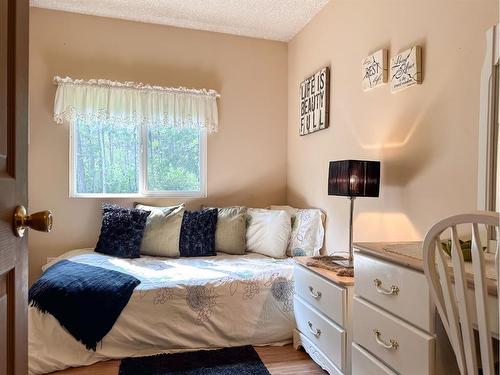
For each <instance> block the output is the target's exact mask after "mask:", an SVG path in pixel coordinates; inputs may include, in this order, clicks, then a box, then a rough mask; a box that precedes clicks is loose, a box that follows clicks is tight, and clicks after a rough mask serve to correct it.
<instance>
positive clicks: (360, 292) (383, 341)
mask: <svg viewBox="0 0 500 375" xmlns="http://www.w3.org/2000/svg"><path fill="white" fill-rule="evenodd" d="M387 246H389V245H386V246H384V244H356V246H355V247H356V250H357V251H356V252H355V256H354V261H355V263H354V264H355V265H354V267H355V276H356V287H355V296H354V300H353V343H352V373H353V375H371V374H374V375H375V374H404V375H426V374H434V375H441V374H446V375H452V374H458V373H459V372H458V369H457V367H456V364H455V359H454V355H453V352H452V349H451V346H450V344H449V341H448V337H447V335H446V333H445V332H444V329H443V327H442V325H441V322H440V320H439V318H438V314H436V313H435V311H434V307H433V304H432V302H431V297H430V294H429V289H428V286H427V282H426V279H425V275H424V274H423V272H422V271H421V270H419V269H418V259H416V258H415V259H412V257H411V256H408V257H407V258H406V262H405V259H404V257H403V258H402V257H397V256H394V257H391V255H392V254H390V253H389V254H388V253H387V252H386V251H384V250H387V248H388V247H387ZM401 246H402V249H403V247H404V246H407V249H412V246H413V248H414V247H415V244H413V245H412V244H402V245H401ZM396 258H397V259H398V260H399V262H396V261H394V259H396ZM401 260H402V261H401Z"/></svg>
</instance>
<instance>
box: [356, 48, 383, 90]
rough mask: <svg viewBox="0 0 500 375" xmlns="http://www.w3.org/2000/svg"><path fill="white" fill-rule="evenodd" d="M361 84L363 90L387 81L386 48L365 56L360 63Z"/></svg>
mask: <svg viewBox="0 0 500 375" xmlns="http://www.w3.org/2000/svg"><path fill="white" fill-rule="evenodd" d="M361 74H362V80H361V82H362V86H363V90H364V91H368V90H371V89H373V88H374V87H377V86H380V85H382V84H384V83H386V82H387V50H386V49H380V50H378V51H377V52H375V53H373V54H372V55H370V56H368V57H366V58H365V59H364V60H363V62H362V63H361Z"/></svg>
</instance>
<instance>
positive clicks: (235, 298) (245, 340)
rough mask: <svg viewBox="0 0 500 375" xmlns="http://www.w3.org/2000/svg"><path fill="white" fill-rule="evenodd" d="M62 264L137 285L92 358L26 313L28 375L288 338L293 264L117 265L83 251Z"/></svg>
mask: <svg viewBox="0 0 500 375" xmlns="http://www.w3.org/2000/svg"><path fill="white" fill-rule="evenodd" d="M63 258H64V259H69V260H71V261H75V262H80V263H85V264H91V265H95V266H99V267H104V268H108V269H113V270H116V271H120V272H124V273H128V274H130V275H133V276H135V277H137V278H138V279H140V280H141V284H140V285H139V286H138V287H137V288H136V289H135V291H134V293H133V295H132V297H131V299H130V301H129V303H128V305H127V306H126V307H125V309H123V311H122V313H121V315H120V317H119V318H118V320H117V321H116V323H115V325H114V326H113V328H112V329H111V331H110V332H109V333H108V334H107V335H106V336H105V337H104V339H103V340H102V343H100V344H98V346H97V351H96V352H93V351H89V350H86V349H85V347H84V345H82V344H81V343H80V342H78V341H76V340H75V339H74V338H73V336H71V335H70V334H69V333H68V332H67V331H66V330H65V329H64V328H62V327H61V326H60V324H59V322H58V321H57V320H56V319H55V318H54V317H53V316H52V315H50V314H42V313H40V312H39V311H38V310H37V309H35V308H33V307H30V308H29V371H30V373H32V374H41V373H47V372H51V371H55V370H61V369H64V368H67V367H73V366H84V365H90V364H92V363H95V362H97V361H101V360H106V359H111V358H124V357H134V356H144V355H152V354H156V353H162V352H163V353H164V352H174V351H179V350H193V349H200V348H215V347H228V346H237V345H249V344H250V345H266V344H284V343H286V342H289V341H290V339H291V337H292V330H293V327H294V321H293V311H292V309H293V302H292V297H293V282H292V269H293V261H292V260H291V259H283V260H276V259H272V258H268V257H265V256H262V255H258V254H252V253H250V254H247V255H244V256H232V255H222V254H219V255H218V256H216V257H204V258H181V259H168V258H157V257H141V258H137V259H120V258H115V257H110V256H106V255H102V254H98V253H94V252H93V251H92V250H91V249H87V250H75V251H71V252H69V253H66V254H64V255H63V256H61V257H60V258H58V259H56V260H55V261H54V262H57V261H58V260H60V259H63ZM54 262H52V263H51V264H53V263H54ZM51 264H49V265H47V266H46V267H50V265H51ZM61 303H64V301H61Z"/></svg>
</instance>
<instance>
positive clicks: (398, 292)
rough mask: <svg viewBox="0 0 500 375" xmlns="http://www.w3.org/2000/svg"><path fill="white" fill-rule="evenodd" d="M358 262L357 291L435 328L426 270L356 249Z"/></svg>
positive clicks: (425, 327)
mask: <svg viewBox="0 0 500 375" xmlns="http://www.w3.org/2000/svg"><path fill="white" fill-rule="evenodd" d="M354 264H355V268H356V286H355V288H356V295H358V296H361V297H363V298H364V299H366V300H368V301H370V302H373V303H374V304H375V305H377V306H380V307H382V308H383V309H385V310H387V311H390V312H391V313H392V314H394V315H397V316H398V317H400V318H402V319H404V320H406V321H408V322H410V323H412V324H414V325H416V326H417V327H420V328H422V329H423V330H425V331H427V332H433V330H434V325H433V318H432V317H433V310H432V307H431V306H432V305H431V300H430V295H429V288H428V286H427V280H426V279H425V275H424V274H423V273H420V272H417V271H414V270H410V269H408V268H405V267H401V266H398V265H395V264H392V263H388V262H385V261H383V260H379V259H375V258H372V257H370V256H367V255H364V254H360V253H356V255H355V257H354ZM391 288H392V289H391Z"/></svg>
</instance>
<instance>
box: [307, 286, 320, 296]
mask: <svg viewBox="0 0 500 375" xmlns="http://www.w3.org/2000/svg"><path fill="white" fill-rule="evenodd" d="M309 293H310V294H311V296H313V297H314V298H316V299H320V298H321V292H315V291H314V288H313V287H312V286H310V287H309Z"/></svg>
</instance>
